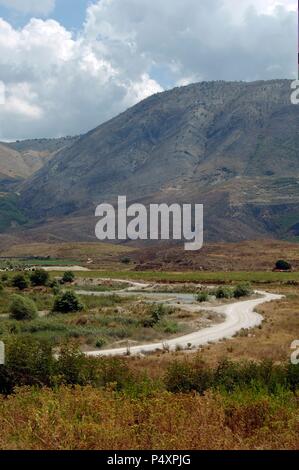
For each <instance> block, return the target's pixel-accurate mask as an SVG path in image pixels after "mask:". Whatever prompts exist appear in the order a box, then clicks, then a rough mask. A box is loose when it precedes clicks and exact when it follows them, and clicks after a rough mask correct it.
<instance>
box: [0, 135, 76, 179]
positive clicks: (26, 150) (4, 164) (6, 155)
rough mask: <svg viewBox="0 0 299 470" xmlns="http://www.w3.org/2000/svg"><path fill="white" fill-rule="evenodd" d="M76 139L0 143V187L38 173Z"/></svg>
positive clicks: (64, 138)
mask: <svg viewBox="0 0 299 470" xmlns="http://www.w3.org/2000/svg"><path fill="white" fill-rule="evenodd" d="M75 140H76V137H63V138H60V139H35V140H23V141H17V142H9V143H7V142H0V185H1V183H2V185H3V184H5V182H6V183H9V182H10V183H12V182H13V180H19V179H25V178H28V177H30V176H31V175H33V174H34V173H35V172H36V171H38V170H39V169H40V168H41V167H42V166H43V165H44V164H45V163H46V162H47V161H48V160H50V159H51V158H52V157H53V156H54V155H55V153H56V152H57V151H58V150H61V149H63V148H66V147H67V146H69V145H71V144H72V143H74V142H75Z"/></svg>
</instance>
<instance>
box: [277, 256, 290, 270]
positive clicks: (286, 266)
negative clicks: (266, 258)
mask: <svg viewBox="0 0 299 470" xmlns="http://www.w3.org/2000/svg"><path fill="white" fill-rule="evenodd" d="M275 268H276V269H278V270H279V271H291V269H292V266H291V264H290V263H288V262H287V261H285V260H283V259H280V260H278V261H276V264H275Z"/></svg>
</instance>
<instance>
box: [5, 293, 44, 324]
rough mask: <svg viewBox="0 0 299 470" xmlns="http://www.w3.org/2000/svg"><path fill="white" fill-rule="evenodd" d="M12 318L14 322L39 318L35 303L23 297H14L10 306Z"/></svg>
mask: <svg viewBox="0 0 299 470" xmlns="http://www.w3.org/2000/svg"><path fill="white" fill-rule="evenodd" d="M9 311H10V318H12V319H13V320H33V319H34V318H36V316H37V308H36V305H35V303H34V302H33V301H32V300H31V299H28V298H25V297H22V296H21V295H13V296H12V302H11V304H10V308H9Z"/></svg>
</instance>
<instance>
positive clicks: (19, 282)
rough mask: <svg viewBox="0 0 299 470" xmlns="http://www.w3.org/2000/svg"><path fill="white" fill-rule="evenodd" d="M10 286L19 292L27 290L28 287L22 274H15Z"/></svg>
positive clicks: (26, 280)
mask: <svg viewBox="0 0 299 470" xmlns="http://www.w3.org/2000/svg"><path fill="white" fill-rule="evenodd" d="M12 285H13V287H16V288H18V289H19V290H24V289H27V287H28V286H29V282H28V279H27V278H26V277H25V276H24V274H16V275H15V276H14V277H13V278H12Z"/></svg>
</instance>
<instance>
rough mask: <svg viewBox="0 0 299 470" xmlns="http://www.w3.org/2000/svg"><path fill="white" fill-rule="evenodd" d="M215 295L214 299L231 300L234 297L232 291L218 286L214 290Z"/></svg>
mask: <svg viewBox="0 0 299 470" xmlns="http://www.w3.org/2000/svg"><path fill="white" fill-rule="evenodd" d="M215 295H216V299H231V298H232V297H233V296H234V290H233V289H231V288H229V287H225V286H220V287H218V289H216V291H215Z"/></svg>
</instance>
